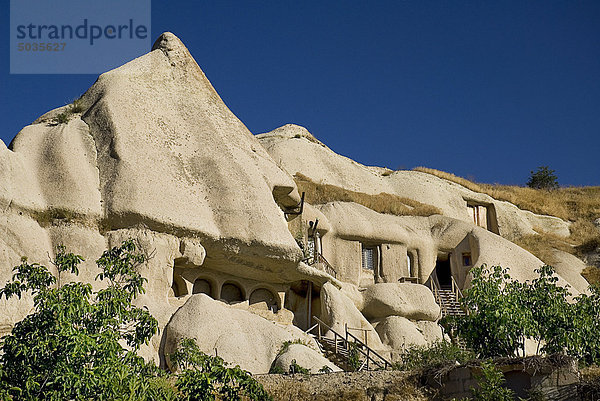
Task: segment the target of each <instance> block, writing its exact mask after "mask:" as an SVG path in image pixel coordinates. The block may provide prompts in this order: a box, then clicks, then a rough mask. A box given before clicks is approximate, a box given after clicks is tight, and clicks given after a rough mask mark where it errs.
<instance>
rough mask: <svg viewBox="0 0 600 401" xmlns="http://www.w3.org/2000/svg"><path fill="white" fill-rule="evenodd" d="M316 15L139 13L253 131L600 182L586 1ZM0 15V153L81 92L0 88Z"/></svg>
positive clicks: (1, 68)
mask: <svg viewBox="0 0 600 401" xmlns="http://www.w3.org/2000/svg"><path fill="white" fill-rule="evenodd" d="M323 3H324V2H316V1H302V2H300V1H293V2H292V1H277V2H276V1H268V2H267V1H265V2H259V1H241V0H240V1H235V2H232V1H218V2H217V1H214V2H205V1H189V2H183V1H160V2H159V1H153V2H152V38H153V39H154V38H156V37H157V36H158V35H159V34H160V33H161V32H163V31H171V32H173V33H175V34H176V35H178V36H179V37H180V39H181V40H182V41H183V42H184V43H185V44H186V45H187V46H188V48H189V50H190V52H191V53H192V55H193V56H194V57H195V58H196V61H197V62H198V64H199V65H200V66H201V67H202V69H203V70H204V72H205V73H206V75H207V76H208V78H209V79H210V80H211V82H212V84H213V85H214V86H215V88H216V89H217V91H218V92H219V94H220V95H221V97H222V98H223V100H224V101H225V103H226V104H227V105H228V106H229V107H230V108H231V110H232V111H233V112H234V113H235V114H236V115H237V116H238V117H239V118H240V119H241V120H242V121H243V122H244V123H245V124H246V126H247V127H248V128H249V129H250V131H252V132H253V133H261V132H266V131H270V130H272V129H274V128H277V127H278V126H281V125H283V124H286V123H295V124H299V125H303V126H305V127H307V128H308V129H309V130H310V131H311V132H312V133H313V134H314V135H315V136H316V137H317V138H319V139H320V140H322V141H323V142H325V143H326V144H327V145H328V146H329V147H330V148H332V149H333V150H334V151H336V152H337V153H340V154H343V155H345V156H348V157H350V158H352V159H354V160H357V161H359V162H361V163H364V164H369V165H379V166H387V167H389V168H393V169H396V168H412V167H415V166H427V167H432V168H437V169H440V170H444V171H448V172H452V173H454V174H457V175H460V176H464V177H468V178H474V179H475V180H477V181H480V182H489V183H495V182H497V183H502V184H521V185H522V184H524V183H525V182H526V181H527V177H528V176H529V172H530V170H532V169H535V168H536V167H537V166H540V165H549V166H550V167H551V168H552V169H555V170H556V173H557V175H558V178H559V182H560V183H561V184H562V185H565V186H566V185H600V161H599V159H598V158H599V156H600V22H599V21H600V1H548V0H545V1H523V0H520V1H458V0H453V1H425V0H411V1H380V2H369V3H367V2H357V1H345V2H327V3H326V4H323ZM372 3H374V4H372ZM8 11H9V4H8V1H7V0H2V12H1V13H0V16H1V18H2V23H3V24H2V26H3V27H4V28H3V33H4V35H3V37H4V39H3V40H2V41H1V42H0V52H1V54H2V55H3V57H1V58H0V118H1V119H2V122H3V124H2V128H1V129H0V138H1V139H2V140H3V141H4V142H5V143H6V144H8V143H9V142H10V141H11V140H12V138H13V137H14V136H15V135H16V134H17V133H18V131H19V130H20V129H21V128H22V127H23V126H25V125H27V124H29V123H31V122H32V121H33V120H34V119H35V118H37V117H38V116H39V115H41V114H43V113H45V112H46V111H48V110H51V109H53V108H55V107H58V106H61V105H63V104H66V103H69V102H70V101H72V100H73V99H75V98H77V97H78V96H79V95H80V94H81V93H83V92H84V91H85V90H86V89H87V88H88V87H89V86H91V85H92V84H93V83H94V81H95V80H96V76H95V75H10V74H9V57H8V54H9V49H8V46H9V43H8V36H9V28H8V26H9V24H8V21H9V12H8ZM138 55H139V54H132V56H131V58H134V57H136V56H138Z"/></svg>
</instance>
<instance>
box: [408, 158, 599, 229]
mask: <svg viewBox="0 0 600 401" xmlns="http://www.w3.org/2000/svg"><path fill="white" fill-rule="evenodd" d="M414 170H415V171H420V172H423V173H428V174H432V175H435V176H436V177H440V178H443V179H445V180H448V181H452V182H455V183H457V184H460V185H462V186H463V187H465V188H468V189H470V190H472V191H476V192H481V193H484V194H487V195H489V196H491V197H492V198H494V199H498V200H504V201H508V202H510V203H513V204H515V205H517V206H518V207H519V208H521V209H525V210H530V211H532V212H534V213H538V214H547V215H550V216H556V217H560V218H561V219H563V220H568V221H577V220H584V221H585V220H587V221H591V220H593V219H594V218H598V217H600V186H599V187H565V188H559V189H556V190H552V191H547V190H540V189H533V188H528V187H518V186H511V185H498V184H494V185H491V184H479V183H475V182H472V181H469V180H467V179H465V178H462V177H458V176H456V175H454V174H450V173H446V172H443V171H439V170H435V169H432V168H426V167H416V168H415V169H414Z"/></svg>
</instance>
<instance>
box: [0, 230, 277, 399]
mask: <svg viewBox="0 0 600 401" xmlns="http://www.w3.org/2000/svg"><path fill="white" fill-rule="evenodd" d="M145 259H146V258H145V256H144V255H143V254H142V253H140V252H138V251H137V250H136V245H135V243H134V242H133V241H132V240H127V241H125V242H123V243H122V244H121V245H120V246H118V247H114V248H112V249H110V250H108V251H106V252H104V253H103V254H102V256H101V257H100V259H98V260H97V261H96V263H97V265H98V267H99V268H100V269H101V272H100V274H98V275H97V277H96V279H97V280H100V281H104V288H103V289H101V290H99V291H97V292H92V286H91V285H90V284H89V283H81V282H68V283H63V282H62V281H61V275H63V274H64V273H65V272H68V273H71V274H75V275H77V274H78V273H79V271H78V265H79V263H80V262H81V261H82V260H83V259H82V258H81V256H79V255H75V254H73V253H67V252H66V250H65V248H64V247H62V246H59V247H58V249H57V253H56V257H55V259H54V260H53V261H52V263H53V264H54V265H55V266H56V270H57V272H58V274H57V276H58V277H55V276H53V275H52V274H51V273H50V272H49V270H48V269H47V268H46V267H44V266H42V265H40V264H37V263H28V262H27V259H26V258H23V260H22V263H21V264H20V265H19V266H16V267H15V268H14V269H13V271H14V274H13V277H12V280H11V281H9V282H8V283H7V284H6V285H5V286H4V288H2V289H0V298H1V297H2V296H4V297H6V298H7V299H8V298H11V297H14V296H17V297H19V298H20V297H22V296H23V295H24V294H25V293H31V294H32V295H33V302H34V309H33V312H32V313H31V314H30V315H28V316H26V317H25V319H23V320H22V321H21V322H18V323H17V324H16V325H15V326H14V328H13V330H12V333H11V334H9V335H7V336H5V337H4V338H3V339H2V340H1V341H0V348H1V351H2V352H1V355H0V399H2V400H26V401H30V400H31V401H33V400H52V401H55V400H95V399H99V400H140V401H144V400H157V401H188V400H189V401H191V400H214V399H215V395H216V394H220V395H223V396H224V397H225V399H228V400H235V399H239V396H240V395H245V396H246V397H247V398H249V399H251V400H261V401H262V400H270V397H269V395H268V394H267V393H266V392H265V391H264V389H263V388H262V386H261V385H260V384H259V383H258V382H256V381H255V380H254V379H253V378H252V377H251V376H250V374H248V373H247V372H244V371H242V370H241V369H240V368H239V367H237V366H236V367H234V368H226V367H225V366H224V363H223V361H222V360H221V359H220V358H212V357H209V356H208V355H205V354H202V353H201V352H200V350H199V349H198V346H197V345H196V344H195V342H194V341H193V340H186V341H185V342H183V343H182V344H181V347H180V349H179V350H178V351H177V352H176V353H175V357H174V360H175V361H177V363H179V364H181V365H183V366H184V367H185V370H184V371H183V372H182V373H181V374H180V375H179V376H178V377H173V375H171V374H170V373H167V372H165V371H163V370H160V369H158V368H157V367H156V366H155V365H154V364H152V363H146V362H145V361H144V360H143V359H142V358H141V357H139V356H138V355H137V354H136V350H138V349H139V348H140V346H141V345H142V344H146V343H148V341H149V340H150V338H151V337H152V336H153V335H154V334H155V333H156V332H157V326H158V323H157V321H156V319H154V318H153V317H152V316H151V315H150V313H149V312H148V311H147V310H146V309H142V308H137V307H135V306H133V305H132V301H133V300H134V299H135V298H136V297H137V296H138V295H140V294H141V293H143V292H144V283H145V282H146V279H145V278H143V277H142V276H141V275H140V274H139V273H138V272H137V267H138V265H139V264H140V263H143V262H144V261H145ZM124 345H126V346H127V348H125V347H124ZM173 382H174V383H175V385H173Z"/></svg>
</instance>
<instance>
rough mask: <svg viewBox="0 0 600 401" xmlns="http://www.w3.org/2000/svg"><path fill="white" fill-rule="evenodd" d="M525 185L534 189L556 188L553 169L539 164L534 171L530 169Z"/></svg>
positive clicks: (556, 179) (556, 183)
mask: <svg viewBox="0 0 600 401" xmlns="http://www.w3.org/2000/svg"><path fill="white" fill-rule="evenodd" d="M527 186H528V187H530V188H535V189H557V188H558V186H559V185H558V178H557V177H556V175H554V170H550V168H549V167H548V166H540V167H538V169H537V170H536V171H533V170H532V171H531V175H530V177H529V181H527Z"/></svg>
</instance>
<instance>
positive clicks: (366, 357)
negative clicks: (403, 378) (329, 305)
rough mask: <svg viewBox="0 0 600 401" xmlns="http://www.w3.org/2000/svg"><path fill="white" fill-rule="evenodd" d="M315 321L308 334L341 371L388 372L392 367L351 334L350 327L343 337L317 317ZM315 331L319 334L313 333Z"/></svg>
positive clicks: (314, 318)
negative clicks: (382, 370) (352, 360)
mask: <svg viewBox="0 0 600 401" xmlns="http://www.w3.org/2000/svg"><path fill="white" fill-rule="evenodd" d="M313 320H314V321H315V322H316V324H315V325H314V326H312V327H311V328H310V329H308V330H307V331H306V333H307V334H310V335H311V336H312V337H313V338H314V339H315V340H316V341H317V344H319V347H320V348H321V352H323V354H324V355H325V357H327V359H329V360H330V361H331V362H333V363H334V364H335V365H336V366H339V367H340V368H341V369H343V370H345V371H361V370H380V369H384V370H386V369H388V368H391V367H392V364H391V362H389V361H388V360H387V359H385V358H384V357H382V356H381V355H379V354H378V353H377V352H376V351H374V350H373V349H371V348H369V347H368V346H367V345H366V344H365V343H364V342H362V341H361V340H359V339H358V338H356V337H355V336H354V335H353V334H351V333H349V332H348V327H346V333H345V334H344V335H341V334H339V333H337V332H336V331H335V330H333V329H332V328H331V327H330V326H328V325H327V324H326V323H324V322H323V321H322V320H320V319H319V318H317V317H316V316H313ZM314 331H316V332H317V333H316V334H315V333H313V332H314ZM325 333H329V334H328V336H327V337H326V336H325V335H324V334H325ZM332 337H333V338H332ZM352 357H354V358H355V361H354V363H351V359H352Z"/></svg>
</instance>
